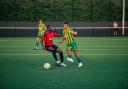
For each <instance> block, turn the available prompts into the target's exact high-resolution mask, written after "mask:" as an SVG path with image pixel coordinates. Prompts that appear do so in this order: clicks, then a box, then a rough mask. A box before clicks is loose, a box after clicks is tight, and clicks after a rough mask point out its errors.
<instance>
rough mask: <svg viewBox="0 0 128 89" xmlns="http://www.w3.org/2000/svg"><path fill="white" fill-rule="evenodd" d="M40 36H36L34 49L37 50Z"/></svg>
mask: <svg viewBox="0 0 128 89" xmlns="http://www.w3.org/2000/svg"><path fill="white" fill-rule="evenodd" d="M40 40H41V39H40V38H36V47H35V50H38V49H39V48H38V46H39V42H40Z"/></svg>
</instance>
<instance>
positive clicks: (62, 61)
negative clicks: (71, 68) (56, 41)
mask: <svg viewBox="0 0 128 89" xmlns="http://www.w3.org/2000/svg"><path fill="white" fill-rule="evenodd" d="M56 52H57V53H59V56H60V59H61V63H60V65H61V66H63V67H66V64H65V63H64V55H63V51H62V50H61V49H60V48H57V49H56Z"/></svg>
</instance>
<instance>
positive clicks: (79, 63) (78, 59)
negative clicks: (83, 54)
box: [73, 49, 83, 67]
mask: <svg viewBox="0 0 128 89" xmlns="http://www.w3.org/2000/svg"><path fill="white" fill-rule="evenodd" d="M73 53H74V55H75V56H76V58H77V61H78V67H82V66H83V63H82V62H81V60H80V55H79V53H78V51H77V50H75V49H74V50H73Z"/></svg>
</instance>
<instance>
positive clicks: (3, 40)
mask: <svg viewBox="0 0 128 89" xmlns="http://www.w3.org/2000/svg"><path fill="white" fill-rule="evenodd" d="M6 41H8V40H0V42H6Z"/></svg>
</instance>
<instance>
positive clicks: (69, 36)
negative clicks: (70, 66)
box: [63, 28, 75, 44]
mask: <svg viewBox="0 0 128 89" xmlns="http://www.w3.org/2000/svg"><path fill="white" fill-rule="evenodd" d="M72 32H73V29H72V28H67V29H64V31H63V35H64V37H65V38H66V41H67V42H68V44H70V43H73V42H75V38H74V36H73V34H72Z"/></svg>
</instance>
